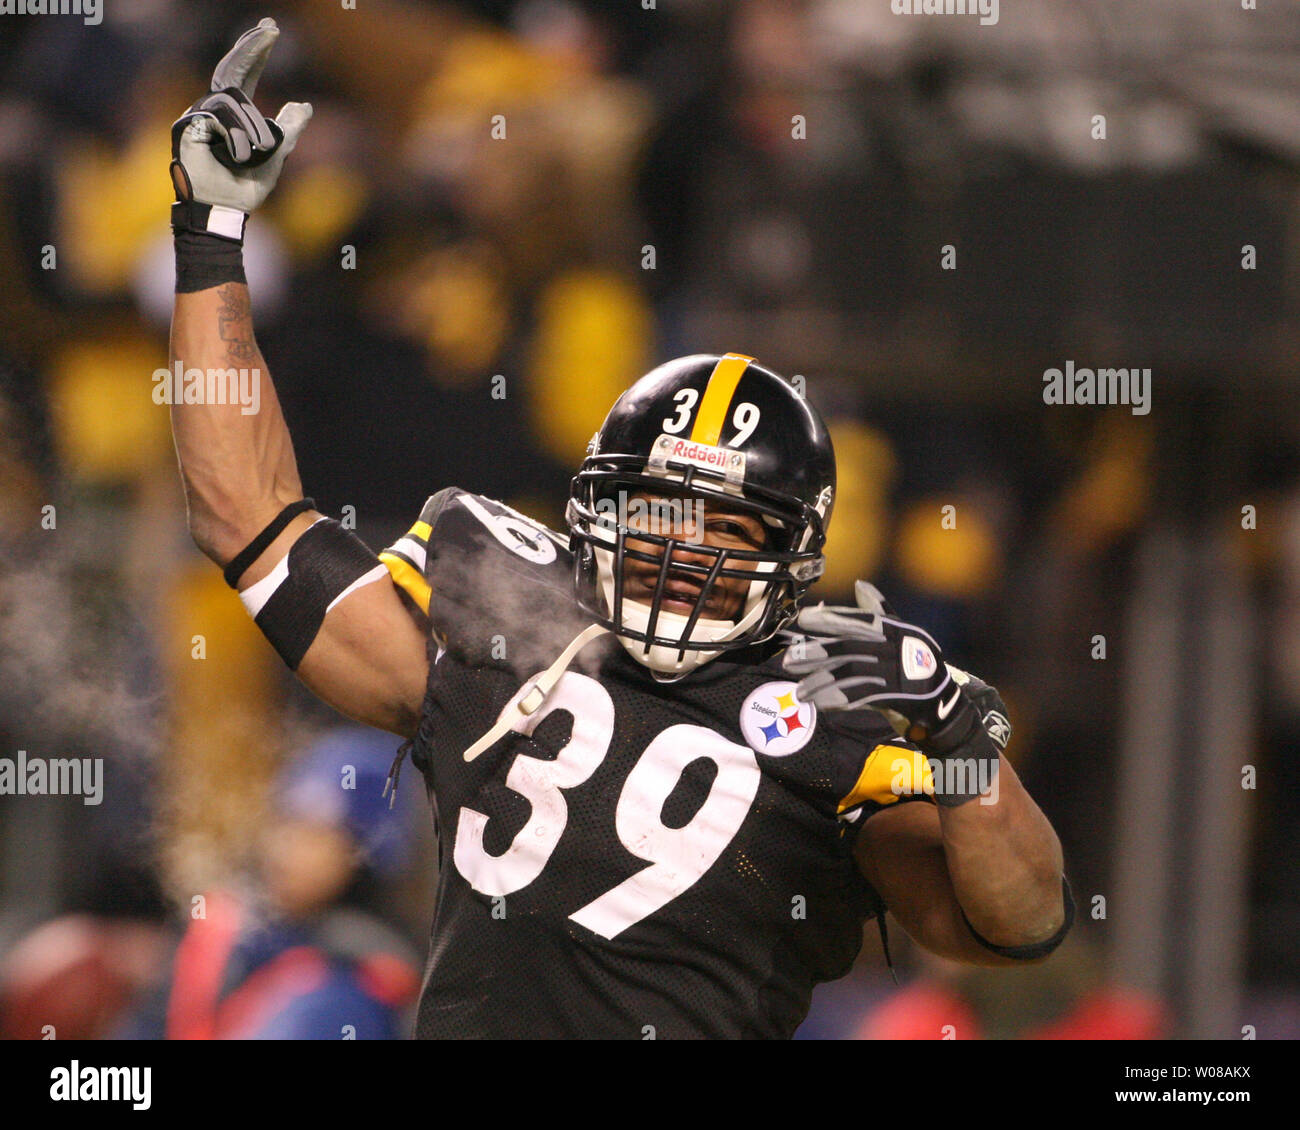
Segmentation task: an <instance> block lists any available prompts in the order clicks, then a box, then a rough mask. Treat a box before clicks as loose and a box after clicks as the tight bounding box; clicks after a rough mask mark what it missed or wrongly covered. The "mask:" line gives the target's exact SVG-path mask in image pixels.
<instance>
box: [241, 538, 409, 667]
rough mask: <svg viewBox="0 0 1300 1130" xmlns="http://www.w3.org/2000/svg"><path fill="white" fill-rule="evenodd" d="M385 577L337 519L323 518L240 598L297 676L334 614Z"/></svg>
mask: <svg viewBox="0 0 1300 1130" xmlns="http://www.w3.org/2000/svg"><path fill="white" fill-rule="evenodd" d="M386 576H388V570H387V569H386V568H385V567H384V566H383V565H382V564H380V561H379V558H378V557H376V556H375V554H374V553H373V552H372V551H371V550H370V549H369V548H368V547H367V546H366V544H365V542H363V541H362V540H361V539H360V538H359V537H357V536H356V535H355V534H353V533H351V532H350V531H348V530H345V529H344V528H343V527H342V525H340V524H339V523H338V522H336V521H335V520H334V519H333V518H319V519H317V520H316V521H315V522H313V523H312V525H311V526H309V527H308V528H307V529H306V530H305V531H304V532H303V535H302V537H300V538H299V539H298V540H297V541H296V542H294V543H293V545H292V546H290V547H289V552H288V553H287V554H285V555H284V557H282V558H281V559H280V560H279V561H278V562H276V564H275V568H273V569H272V570H271V571H270V572H269V573H268V574H267V575H266V576H265V577H263V578H262V579H261V580H260V581H258V582H257V583H256V584H254V585H250V586H249V587H248V588H246V589H245V590H244V591H243V592H241V593H240V594H239V599H240V600H241V601H243V603H244V607H245V608H247V609H248V612H249V615H250V616H252V617H253V619H254V620H255V621H256V622H257V626H258V627H259V628H261V629H262V633H263V635H265V636H266V638H267V639H268V640H270V641H271V646H272V647H274V648H275V650H276V651H277V652H279V654H280V658H281V659H283V660H284V662H285V663H286V664H287V665H288V667H289V669H290V670H291V671H296V670H297V669H298V664H299V663H301V662H302V657H303V656H304V655H306V654H307V649H308V648H309V647H311V645H312V641H313V640H314V639H315V638H316V633H317V632H319V631H320V626H321V624H322V623H324V621H325V616H326V614H327V613H328V612H329V611H330V609H332V608H333V607H334V606H335V605H336V604H338V602H339V601H340V600H342V599H343V598H344V597H345V596H347V595H349V594H350V593H353V592H355V591H356V590H357V589H359V588H361V587H362V586H364V585H368V584H370V583H371V582H372V581H377V580H379V579H380V578H382V577H386Z"/></svg>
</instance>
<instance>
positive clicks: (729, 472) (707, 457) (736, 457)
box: [650, 433, 745, 483]
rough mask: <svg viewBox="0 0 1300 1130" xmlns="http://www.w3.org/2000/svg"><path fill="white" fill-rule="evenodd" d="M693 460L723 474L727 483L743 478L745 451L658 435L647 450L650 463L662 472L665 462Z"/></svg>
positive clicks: (743, 479)
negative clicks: (649, 449)
mask: <svg viewBox="0 0 1300 1130" xmlns="http://www.w3.org/2000/svg"><path fill="white" fill-rule="evenodd" d="M670 460H672V461H675V462H685V463H694V464H695V465H696V466H697V467H707V468H708V469H709V470H711V471H716V472H718V473H719V474H721V475H723V476H725V477H726V480H727V482H728V483H743V482H744V481H745V453H744V452H743V451H733V450H731V449H730V448H727V447H714V446H713V445H712V444H707V443H695V442H694V441H692V440H688V439H681V438H680V437H679V436H671V435H668V434H666V433H665V434H664V435H661V436H660V437H659V438H658V439H657V440H656V441H655V445H654V447H653V448H652V449H651V452H650V466H651V467H652V468H655V469H656V470H660V471H664V470H666V468H667V464H668V462H669V461H670Z"/></svg>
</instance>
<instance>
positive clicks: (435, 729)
mask: <svg viewBox="0 0 1300 1130" xmlns="http://www.w3.org/2000/svg"><path fill="white" fill-rule="evenodd" d="M276 35H277V30H276V28H275V25H274V23H273V22H272V21H269V20H264V21H263V22H262V23H261V24H260V25H259V26H258V27H257V28H255V29H253V30H252V31H250V32H249V33H247V34H246V35H245V36H244V37H242V38H241V39H240V41H239V42H238V43H237V44H236V45H235V47H234V48H233V50H232V51H231V52H230V54H229V55H227V56H226V58H225V59H223V60H222V62H221V64H219V66H218V67H217V71H216V73H215V75H214V78H213V83H212V93H210V94H209V95H208V96H206V97H205V98H203V99H201V100H200V101H199V102H197V103H196V104H195V105H194V106H193V107H191V109H190V110H189V111H188V112H187V113H186V114H185V115H184V116H183V117H182V118H181V119H180V120H179V121H178V122H177V124H176V127H175V129H174V131H173V147H174V160H173V164H172V173H173V181H174V183H175V185H176V189H177V195H178V202H177V204H176V205H175V207H174V210H173V226H174V229H175V232H176V252H177V296H176V304H175V311H174V317H173V328H172V360H173V365H174V366H175V365H176V364H177V363H179V364H180V365H181V367H182V369H184V370H188V369H191V368H198V369H202V370H207V369H210V368H212V369H224V368H228V367H252V368H255V369H257V370H258V371H259V372H260V374H261V375H262V379H263V389H262V407H261V411H260V412H258V413H256V414H245V413H244V412H243V411H242V410H241V407H240V406H239V405H238V404H230V405H226V404H211V403H209V404H198V403H184V402H183V401H184V399H185V398H184V397H182V398H179V401H180V402H177V403H175V404H173V407H172V416H173V429H174V435H175V440H176V447H177V452H178V455H179V459H180V465H181V471H182V476H183V479H184V485H185V489H186V494H187V499H188V505H189V525H190V530H191V532H192V534H193V536H194V538H195V540H196V542H197V544H198V545H199V546H200V548H201V549H202V550H203V551H204V552H205V553H206V554H207V555H208V556H210V557H211V558H212V559H213V560H214V561H216V562H217V563H218V564H220V565H221V566H223V568H224V570H225V576H226V579H227V581H228V582H229V583H230V584H231V585H232V586H234V587H237V588H238V590H239V593H240V598H241V600H242V601H243V602H244V604H245V605H246V606H247V608H248V610H249V612H250V613H251V614H252V615H253V616H254V617H255V619H256V621H257V623H258V625H259V626H260V627H261V629H262V630H263V632H264V633H265V634H266V636H267V638H268V639H269V641H270V642H271V644H272V645H273V646H274V647H275V649H276V650H277V651H278V652H279V654H280V655H281V657H282V658H283V659H284V661H285V662H286V664H288V666H289V667H290V668H292V669H293V670H294V671H295V672H296V673H297V675H298V676H299V678H301V679H302V681H303V682H304V683H305V684H306V685H307V686H308V687H310V688H311V689H312V690H313V691H314V692H315V693H316V694H318V695H319V696H320V697H321V698H323V699H324V700H325V701H326V702H328V703H330V704H331V705H333V706H334V707H336V708H337V709H338V710H339V711H341V712H342V713H344V714H347V715H349V716H351V717H353V718H355V719H358V720H360V721H363V722H366V723H368V724H370V725H372V726H376V727H380V728H383V729H387V730H390V731H392V732H393V733H394V734H399V735H403V736H405V737H406V738H407V739H408V741H407V743H406V744H405V745H404V746H403V748H402V753H403V754H405V753H407V752H409V754H410V756H411V758H412V761H413V763H414V764H415V765H416V766H417V768H418V769H419V771H420V772H421V773H422V774H423V775H424V779H425V782H426V785H427V789H428V792H429V796H430V799H431V802H432V806H433V811H434V815H435V819H436V823H437V827H438V829H439V831H440V857H441V865H442V866H441V871H440V876H439V888H438V896H437V905H436V908H435V916H434V923H433V931H432V947H431V953H430V957H429V963H428V967H427V970H426V975H425V983H424V988H423V993H422V998H421V1004H420V1009H419V1017H418V1022H417V1034H418V1035H419V1036H422V1037H470V1036H479V1037H481V1036H504V1037H564V1036H571V1037H627V1038H638V1039H643V1038H647V1037H657V1038H668V1037H708V1036H712V1037H740V1036H769V1037H786V1036H789V1035H791V1034H792V1033H793V1032H794V1030H795V1028H796V1027H797V1026H798V1024H799V1022H800V1021H801V1020H802V1018H803V1017H804V1015H805V1014H806V1012H807V1009H808V1006H809V1000H810V997H811V993H812V990H813V988H814V986H815V985H816V984H817V983H818V982H821V981H827V980H832V979H835V978H838V977H840V976H842V975H843V974H844V973H845V972H846V971H847V970H848V969H849V967H850V965H851V964H852V962H853V960H854V958H855V956H856V954H857V953H858V951H859V948H860V945H861V939H862V927H863V923H864V922H865V921H866V920H867V919H869V918H871V917H872V916H877V917H880V916H883V913H884V911H885V909H886V908H887V909H888V910H890V911H892V912H893V914H894V915H895V917H896V918H897V919H898V921H899V922H900V923H901V924H902V926H903V927H904V929H905V930H906V931H907V932H908V933H909V934H910V935H911V936H912V937H913V938H914V939H915V940H916V941H917V942H918V943H919V944H921V945H922V946H924V947H926V948H927V949H929V950H931V951H933V952H935V953H938V954H941V955H944V956H946V957H949V958H953V959H956V960H958V961H965V962H972V963H978V964H986V965H1014V964H1016V963H1019V962H1026V961H1036V960H1041V959H1042V958H1043V957H1044V956H1046V955H1047V954H1048V953H1050V952H1051V951H1052V949H1053V948H1055V946H1056V945H1057V944H1059V942H1060V941H1061V939H1062V937H1063V936H1064V934H1065V932H1066V931H1067V930H1068V929H1069V926H1070V921H1071V917H1072V913H1073V904H1072V901H1071V899H1070V896H1069V890H1068V886H1066V884H1065V882H1064V878H1063V874H1062V859H1061V851H1060V845H1059V843H1058V841H1057V838H1056V836H1055V834H1054V833H1053V831H1052V828H1051V826H1050V825H1049V823H1048V822H1047V820H1046V818H1045V817H1044V816H1043V814H1042V812H1041V811H1040V810H1039V809H1038V807H1037V806H1036V805H1035V804H1034V802H1033V801H1032V799H1031V798H1030V797H1029V796H1028V795H1027V793H1026V792H1025V790H1024V788H1023V787H1022V786H1021V784H1020V782H1019V780H1018V779H1017V777H1016V774H1015V772H1014V770H1013V769H1012V768H1011V766H1010V765H1009V764H1008V763H1007V762H1006V761H1005V759H1003V758H1002V757H1001V753H1000V747H1001V745H1004V744H1005V741H1006V738H1007V737H1008V736H1009V732H1010V724H1009V722H1008V721H1007V719H1006V717H1005V710H1004V708H1003V707H1002V705H1001V701H1000V699H998V698H997V695H996V692H995V691H993V690H992V688H990V687H987V686H986V685H984V684H982V683H980V682H979V681H978V680H975V679H972V678H970V677H969V676H967V675H965V674H964V673H963V672H960V671H957V670H955V669H953V668H950V667H949V666H948V665H947V664H946V663H945V662H944V659H943V655H942V653H941V651H940V649H939V647H938V645H937V644H936V643H935V641H934V640H933V639H931V638H930V637H929V636H928V635H927V634H926V633H925V632H924V631H923V630H922V629H920V628H918V627H916V626H914V625H911V624H908V623H906V622H904V621H902V620H900V619H899V618H898V617H896V616H895V615H894V614H893V612H892V610H891V609H890V608H889V607H888V606H887V605H886V604H885V602H884V601H883V599H882V598H881V597H880V594H879V593H877V592H876V591H875V590H874V589H872V588H871V587H870V586H869V585H859V587H858V592H857V604H856V607H852V608H827V607H825V606H822V605H814V606H811V607H802V606H801V602H802V601H803V599H804V597H805V595H806V593H807V592H808V589H809V586H810V585H811V584H812V583H813V582H814V581H815V580H816V579H817V577H818V576H819V574H820V572H821V569H822V550H823V546H824V543H825V538H826V529H827V524H828V523H829V521H830V517H831V511H832V507H833V504H834V497H835V460H834V455H833V452H832V449H831V443H830V438H829V436H828V435H827V432H826V428H825V426H824V424H823V423H822V421H821V419H820V418H819V416H818V415H817V412H816V411H815V409H814V408H813V407H812V406H811V405H810V404H809V403H808V402H807V401H806V400H804V399H802V398H801V397H799V396H798V395H796V393H795V391H794V389H793V388H792V387H791V386H790V384H789V383H787V382H786V381H785V380H783V379H782V378H781V377H779V376H778V375H777V374H775V373H773V372H772V371H771V370H770V369H767V368H765V367H763V366H762V365H759V364H758V363H757V362H755V361H754V360H753V359H752V358H749V357H747V356H743V355H740V354H726V355H724V356H714V355H700V356H692V357H684V358H680V359H678V360H675V361H671V362H668V363H667V364H665V365H662V366H660V367H658V368H657V369H655V370H654V371H652V372H651V373H649V374H648V375H647V376H645V377H643V378H642V379H641V380H639V381H638V382H637V383H636V384H635V385H633V386H632V388H630V389H629V390H628V391H627V392H626V393H624V394H623V396H622V397H620V398H619V400H618V402H617V403H616V404H615V405H614V407H613V409H612V410H611V411H610V413H609V415H608V417H607V419H606V420H605V423H604V425H603V426H602V428H601V429H600V431H599V432H598V434H597V435H596V436H595V438H594V439H593V440H592V443H591V445H590V448H589V450H588V453H587V457H586V459H585V461H584V462H583V463H582V465H581V467H580V468H579V470H578V473H577V475H576V477H575V478H574V479H573V482H572V485H571V488H570V497H569V504H568V510H567V527H568V528H567V530H565V531H563V532H561V533H557V532H554V531H551V530H549V529H546V528H544V527H543V526H541V525H539V524H537V523H535V522H533V521H532V520H530V519H529V518H527V517H525V516H524V515H522V514H519V513H516V512H515V511H513V510H511V509H510V508H509V507H506V506H503V505H501V504H500V503H498V502H494V501H492V500H490V499H487V498H484V497H481V496H479V495H476V494H473V493H471V492H469V491H465V490H461V489H458V488H454V487H452V488H447V489H444V490H441V491H439V492H438V493H437V494H434V495H433V496H432V497H431V498H430V499H429V500H428V502H427V503H426V504H425V506H424V508H423V510H422V512H421V513H420V515H419V518H418V520H417V521H416V522H415V523H414V525H413V526H412V527H411V529H410V531H409V532H408V533H407V534H406V535H405V536H404V537H402V538H401V539H399V540H398V541H397V542H396V543H395V544H394V545H392V546H390V547H389V548H388V549H386V550H385V551H384V552H383V553H381V554H380V555H378V557H376V555H375V554H374V553H373V552H372V551H371V550H370V549H369V548H367V547H366V546H365V545H364V544H363V543H362V542H361V541H359V540H358V539H357V538H356V537H355V536H354V535H352V534H351V533H349V532H348V531H347V530H345V529H344V528H343V527H342V526H341V525H340V524H339V523H338V522H336V521H334V520H333V519H331V518H328V517H326V516H324V515H322V514H320V513H318V512H317V511H316V510H315V509H314V504H313V503H312V501H311V500H310V499H305V498H303V497H302V493H303V492H302V486H301V483H300V482H299V478H298V472H297V469H296V465H295V461H294V455H293V448H292V444H291V442H290V438H289V434H288V430H287V428H286V426H285V423H284V419H283V417H282V415H281V413H280V409H279V405H278V403H277V401H276V398H275V395H274V391H273V390H272V389H271V388H270V387H269V384H268V383H267V382H266V379H265V374H266V364H265V361H264V359H263V358H262V356H261V354H260V352H259V351H258V348H257V345H256V342H255V340H254V336H253V328H252V323H251V318H250V314H249V299H248V291H247V287H246V285H245V283H244V278H243V273H242V267H241V262H240V241H241V238H242V234H243V227H244V221H245V219H246V217H247V213H248V212H249V211H251V210H252V209H253V208H255V207H257V206H258V205H259V204H260V203H261V202H262V200H263V199H265V197H266V195H267V193H269V191H270V190H271V188H272V187H273V185H274V182H275V179H276V177H277V175H278V173H279V170H280V167H281V166H282V164H283V162H284V159H285V157H286V155H287V154H288V153H289V151H290V150H291V149H292V148H293V145H294V143H295V142H296V140H297V137H298V135H299V134H300V133H301V131H302V129H303V127H304V126H305V124H306V122H307V120H308V118H309V116H310V107H307V106H305V105H301V104H294V103H290V104H289V105H288V106H286V107H285V108H284V109H283V110H281V112H280V114H279V116H278V118H277V119H276V121H275V122H270V121H268V120H267V119H265V118H263V117H262V116H261V115H260V113H258V111H257V110H256V109H255V107H254V106H253V103H252V101H251V97H252V94H253V92H254V87H255V84H256V80H257V77H258V74H259V73H260V71H261V69H262V66H263V64H264V63H265V60H266V56H267V53H268V52H269V51H270V49H271V46H272V45H273V43H274V41H275V38H276ZM400 764H401V758H400V756H399V759H398V761H397V763H396V764H395V773H396V770H397V769H399V768H400ZM395 783H396V782H395V781H394V784H395ZM882 933H883V931H882ZM936 1035H937V1034H936Z"/></svg>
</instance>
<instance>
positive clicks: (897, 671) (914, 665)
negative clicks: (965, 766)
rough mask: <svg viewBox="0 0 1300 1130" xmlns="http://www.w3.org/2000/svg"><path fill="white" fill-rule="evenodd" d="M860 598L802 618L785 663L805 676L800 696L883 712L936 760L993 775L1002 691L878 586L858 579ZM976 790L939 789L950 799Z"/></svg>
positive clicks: (1000, 738) (1005, 725)
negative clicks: (898, 610) (948, 653)
mask: <svg viewBox="0 0 1300 1130" xmlns="http://www.w3.org/2000/svg"><path fill="white" fill-rule="evenodd" d="M854 596H855V598H856V601H857V607H856V608H849V607H844V606H836V605H831V606H827V605H825V604H818V605H814V606H812V607H809V608H805V609H803V610H801V611H800V613H799V615H798V616H797V617H796V619H795V621H794V624H793V626H792V628H793V631H794V632H795V633H796V638H795V639H794V641H793V642H792V643H791V644H790V646H789V647H788V648H787V649H786V651H785V654H784V655H783V657H782V665H783V667H784V668H785V670H786V671H787V672H789V673H790V674H791V675H793V676H795V677H797V678H798V679H799V680H800V681H799V697H800V698H801V699H802V700H803V701H805V702H811V703H813V704H814V705H815V706H817V707H818V708H819V709H822V710H830V711H836V710H862V709H871V710H877V711H879V712H881V713H882V714H884V715H885V716H886V717H887V718H888V719H889V721H890V723H891V724H892V725H893V726H894V728H895V730H897V731H898V733H900V734H901V735H903V736H904V737H906V738H908V739H909V740H910V741H913V742H915V743H917V744H918V745H919V746H920V747H921V748H922V749H923V750H924V751H925V752H926V754H927V756H928V757H929V758H930V759H931V761H932V762H935V761H938V762H943V761H946V760H952V759H961V760H970V759H974V761H975V762H986V763H987V765H986V766H985V769H984V778H982V779H988V778H989V777H991V775H992V774H993V773H994V772H996V765H997V757H998V753H999V752H1000V751H1001V750H1002V749H1005V748H1006V744H1007V742H1008V741H1009V740H1010V737H1011V723H1010V721H1009V719H1008V718H1007V711H1006V706H1005V704H1004V703H1003V702H1002V698H1001V696H999V695H998V693H997V691H996V690H995V689H994V688H993V687H991V686H989V685H988V684H987V683H984V682H982V681H981V680H979V679H975V678H974V677H972V676H971V675H969V674H967V672H965V671H962V670H960V669H959V668H956V667H952V666H950V665H948V664H947V663H945V662H944V660H943V653H942V652H941V651H940V649H939V645H938V644H937V643H936V642H935V641H934V638H933V637H932V636H931V635H930V634H929V633H928V632H926V631H925V630H924V629H922V628H919V627H917V626H916V625H915V624H909V623H907V622H906V621H903V620H900V619H899V618H898V617H897V616H895V615H894V614H893V610H892V609H891V608H889V606H888V605H887V604H886V603H885V599H884V597H883V596H881V594H880V592H879V590H878V589H876V588H875V586H873V585H869V584H867V583H866V582H865V581H858V582H857V583H856V585H855V586H854ZM977 768H978V766H977ZM974 795H976V794H975V793H974V792H973V791H972V790H971V789H969V788H962V789H960V790H958V791H950V792H948V793H947V794H946V795H943V796H941V795H940V794H939V793H938V792H936V797H937V799H939V800H940V803H950V804H952V803H960V802H962V801H963V800H965V799H970V797H972V796H974Z"/></svg>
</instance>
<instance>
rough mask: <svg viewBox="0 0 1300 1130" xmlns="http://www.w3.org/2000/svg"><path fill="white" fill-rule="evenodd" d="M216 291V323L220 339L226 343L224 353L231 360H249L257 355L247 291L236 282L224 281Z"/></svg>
mask: <svg viewBox="0 0 1300 1130" xmlns="http://www.w3.org/2000/svg"><path fill="white" fill-rule="evenodd" d="M217 293H218V295H219V296H220V298H221V308H220V309H219V310H218V311H217V324H218V326H219V327H220V334H221V340H222V341H224V342H225V343H226V355H227V356H228V357H229V358H230V359H231V360H232V361H251V360H252V359H253V358H254V357H256V356H257V345H256V344H255V343H254V341H253V321H252V316H251V313H250V311H249V302H248V292H247V291H246V290H244V289H243V287H241V286H239V285H238V284H236V283H226V284H225V286H222V287H221V288H219V290H218V292H217Z"/></svg>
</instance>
